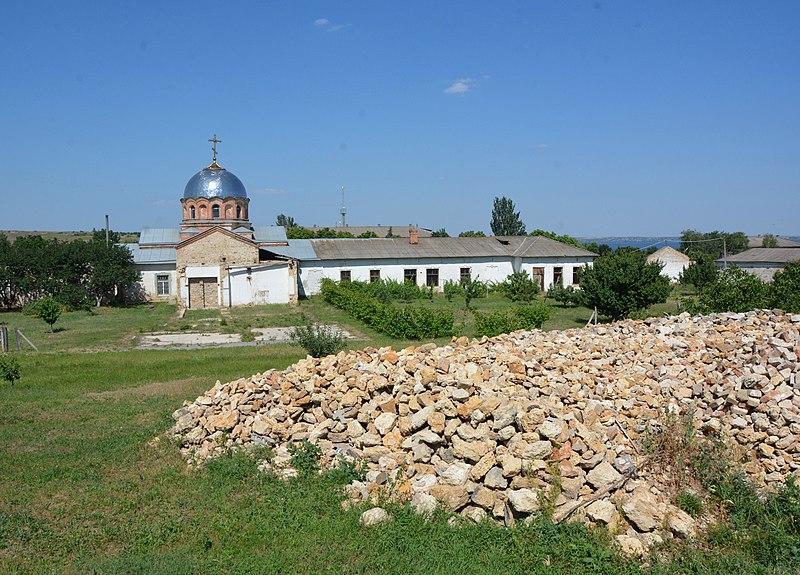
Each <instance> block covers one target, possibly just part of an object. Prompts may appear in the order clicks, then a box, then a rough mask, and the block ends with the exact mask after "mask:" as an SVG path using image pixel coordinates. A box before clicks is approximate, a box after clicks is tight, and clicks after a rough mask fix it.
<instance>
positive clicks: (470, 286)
mask: <svg viewBox="0 0 800 575" xmlns="http://www.w3.org/2000/svg"><path fill="white" fill-rule="evenodd" d="M486 291H487V288H486V284H485V283H484V282H482V281H481V280H480V279H478V277H475V278H469V279H462V280H461V293H463V294H464V307H466V308H467V309H470V307H469V304H470V303H471V302H472V300H473V299H475V298H476V297H484V296H485V295H486Z"/></svg>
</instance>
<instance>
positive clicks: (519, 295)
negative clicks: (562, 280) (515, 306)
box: [498, 272, 539, 302]
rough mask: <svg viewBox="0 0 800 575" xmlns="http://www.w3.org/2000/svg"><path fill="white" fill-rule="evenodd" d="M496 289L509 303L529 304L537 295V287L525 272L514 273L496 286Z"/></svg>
mask: <svg viewBox="0 0 800 575" xmlns="http://www.w3.org/2000/svg"><path fill="white" fill-rule="evenodd" d="M498 289H499V290H500V291H501V292H502V293H503V295H505V296H506V297H507V298H508V299H510V300H511V301H521V302H531V301H533V300H534V299H535V298H536V294H538V293H539V286H538V284H537V283H536V282H534V281H533V278H531V276H529V275H528V274H526V273H525V272H514V273H512V274H510V275H509V276H508V277H506V279H505V281H504V282H503V283H501V284H499V285H498Z"/></svg>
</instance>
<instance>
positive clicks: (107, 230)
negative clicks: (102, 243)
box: [106, 214, 108, 247]
mask: <svg viewBox="0 0 800 575" xmlns="http://www.w3.org/2000/svg"><path fill="white" fill-rule="evenodd" d="M106 247H108V214H106Z"/></svg>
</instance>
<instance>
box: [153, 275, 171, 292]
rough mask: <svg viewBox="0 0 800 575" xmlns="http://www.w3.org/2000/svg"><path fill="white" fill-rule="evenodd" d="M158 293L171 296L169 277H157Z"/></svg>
mask: <svg viewBox="0 0 800 575" xmlns="http://www.w3.org/2000/svg"><path fill="white" fill-rule="evenodd" d="M156 293H157V294H158V295H169V276H168V275H163V276H162V275H157V276H156Z"/></svg>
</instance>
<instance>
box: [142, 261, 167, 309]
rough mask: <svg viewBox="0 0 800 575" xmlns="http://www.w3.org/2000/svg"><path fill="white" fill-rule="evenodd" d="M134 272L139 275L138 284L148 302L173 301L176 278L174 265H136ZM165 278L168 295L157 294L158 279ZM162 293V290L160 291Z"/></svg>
mask: <svg viewBox="0 0 800 575" xmlns="http://www.w3.org/2000/svg"><path fill="white" fill-rule="evenodd" d="M135 268H136V270H138V271H139V273H140V274H141V278H140V280H139V283H140V285H141V288H142V290H143V291H144V294H145V297H146V298H147V299H148V300H149V301H175V299H176V293H175V286H176V278H177V272H176V271H175V264H174V263H173V264H170V263H165V264H136V266H135ZM159 276H166V277H167V284H166V288H167V290H168V293H166V294H163V293H162V294H159V293H158V277H159ZM162 291H163V290H162Z"/></svg>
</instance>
